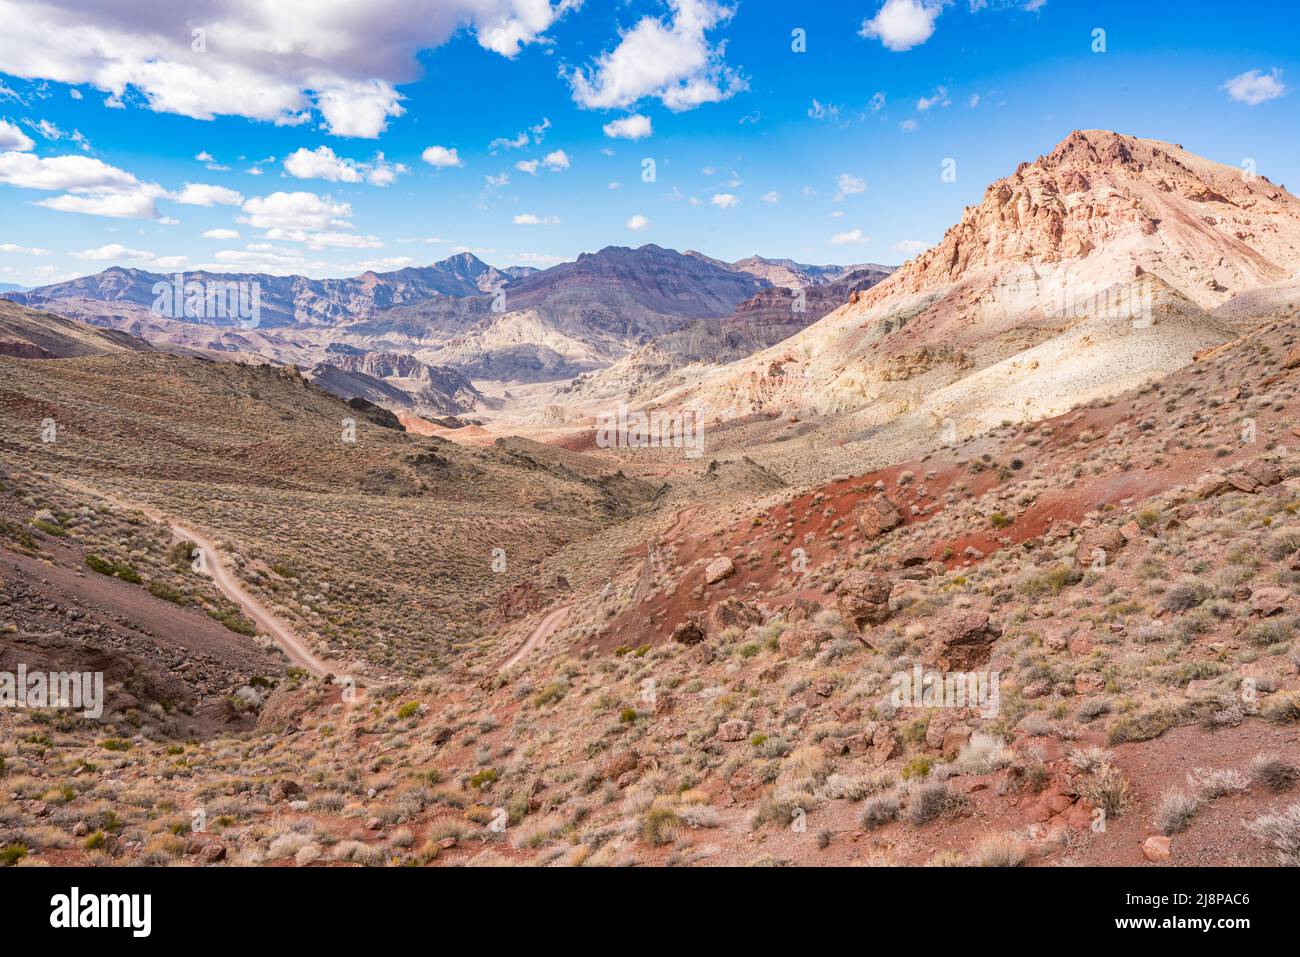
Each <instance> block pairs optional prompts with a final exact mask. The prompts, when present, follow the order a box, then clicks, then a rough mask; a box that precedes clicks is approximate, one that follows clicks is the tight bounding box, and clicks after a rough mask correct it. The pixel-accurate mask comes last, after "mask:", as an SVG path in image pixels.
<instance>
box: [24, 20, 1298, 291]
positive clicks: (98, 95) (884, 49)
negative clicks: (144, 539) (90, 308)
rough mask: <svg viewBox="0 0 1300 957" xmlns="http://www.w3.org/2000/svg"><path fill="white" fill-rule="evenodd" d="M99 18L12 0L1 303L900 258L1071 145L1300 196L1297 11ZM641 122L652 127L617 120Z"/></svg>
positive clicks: (887, 261)
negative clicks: (1088, 135)
mask: <svg viewBox="0 0 1300 957" xmlns="http://www.w3.org/2000/svg"><path fill="white" fill-rule="evenodd" d="M82 5H84V6H85V7H86V9H80V7H81V6H82ZM101 6H107V5H92V4H89V3H88V0H81V3H80V4H78V3H74V2H72V0H49V2H46V3H43V4H40V5H39V6H30V5H28V4H27V3H26V2H25V0H0V83H2V85H0V121H3V123H0V282H15V283H20V284H24V285H35V284H39V283H44V282H49V281H53V280H57V279H61V278H65V277H68V276H72V275H81V274H85V273H90V272H97V271H99V270H101V269H103V268H106V267H107V266H110V265H114V264H121V265H134V266H140V267H142V268H152V269H156V270H164V271H171V270H176V269H188V268H196V267H199V266H206V267H209V268H224V269H228V270H230V271H266V272H277V273H287V272H300V273H304V274H307V275H312V276H343V275H354V274H356V273H358V272H360V271H362V270H363V269H366V268H376V269H386V268H398V267H400V266H403V265H420V264H425V263H428V262H432V261H435V260H437V259H441V258H444V257H446V256H447V255H450V254H452V253H453V252H457V251H460V250H463V249H469V250H471V251H474V252H475V253H476V254H478V255H479V256H480V257H481V258H483V259H485V260H487V261H488V262H491V263H494V264H497V265H512V264H531V265H538V266H546V265H550V264H552V263H554V262H558V261H561V260H564V259H571V258H573V257H575V256H576V255H577V254H578V253H580V252H583V251H590V250H595V249H599V248H600V247H602V246H606V245H640V244H642V243H646V242H653V243H657V244H659V245H662V246H669V247H674V248H678V249H698V250H701V251H703V252H705V253H707V254H709V255H712V256H716V257H719V258H723V259H729V260H730V259H737V258H741V257H743V256H748V255H751V254H754V253H758V254H761V255H765V256H771V257H791V258H794V259H798V260H801V261H806V262H816V263H825V262H841V263H845V262H885V263H896V262H901V261H902V260H904V259H907V258H909V257H910V256H911V255H912V254H914V252H915V251H916V250H917V249H918V248H920V246H921V245H922V244H924V243H928V242H934V241H936V240H937V239H938V238H939V237H940V236H941V235H942V234H943V231H944V229H946V228H947V227H948V226H949V225H951V224H952V223H953V222H955V221H956V220H957V219H958V218H959V217H960V215H961V212H962V209H963V207H964V206H966V205H969V204H972V203H976V202H978V201H979V199H980V198H981V196H982V194H983V191H984V188H985V187H986V186H987V185H988V183H989V182H991V181H992V180H994V179H996V178H998V177H1000V176H1004V175H1007V174H1008V173H1010V172H1011V171H1012V170H1013V169H1014V168H1015V166H1016V164H1017V163H1019V162H1020V161H1022V160H1032V159H1034V158H1035V157H1036V156H1038V155H1040V154H1042V153H1045V152H1047V151H1048V150H1050V149H1051V147H1052V146H1053V145H1054V144H1055V143H1057V142H1058V141H1059V140H1061V139H1062V138H1063V137H1064V136H1065V135H1066V134H1067V133H1069V132H1070V131H1071V130H1072V129H1077V128H1098V127H1100V128H1106V129H1115V130H1118V131H1120V132H1125V133H1131V134H1134V135H1139V136H1146V137H1152V138H1156V139H1163V140H1168V141H1171V142H1177V143H1181V144H1182V145H1183V146H1185V147H1186V148H1188V149H1190V150H1192V151H1193V152H1196V153H1200V154H1202V155H1205V156H1208V157H1210V158H1211V159H1215V160H1218V161H1221V162H1225V163H1230V164H1233V165H1238V164H1240V163H1242V162H1243V160H1245V159H1247V158H1249V159H1252V160H1254V162H1255V164H1256V167H1257V169H1258V171H1259V172H1260V173H1262V174H1264V175H1267V176H1269V178H1270V179H1272V180H1274V181H1275V182H1279V183H1282V184H1286V185H1288V186H1291V187H1292V188H1293V189H1294V188H1295V186H1296V185H1298V184H1300V151H1298V150H1297V149H1296V146H1297V133H1296V130H1297V128H1298V127H1297V110H1296V96H1295V93H1294V91H1293V89H1292V88H1291V87H1292V84H1293V82H1294V79H1295V77H1296V76H1297V75H1300V72H1298V71H1297V67H1296V63H1295V62H1294V61H1295V59H1296V51H1297V50H1300V42H1298V41H1300V11H1297V10H1296V9H1295V7H1294V5H1292V4H1289V3H1281V2H1278V3H1274V4H1269V3H1263V4H1252V5H1251V6H1250V7H1249V9H1246V8H1243V11H1244V12H1243V15H1242V16H1240V17H1234V16H1233V15H1232V13H1231V12H1230V9H1231V8H1225V7H1224V5H1223V4H1222V3H1209V2H1191V0H1189V2H1182V3H1178V4H1141V3H1133V2H1131V0H1130V2H1125V3H1112V2H1089V3H1082V2H1074V0H1069V2H1067V0H1046V2H1045V3H1043V2H1040V0H1016V2H1009V0H957V2H949V3H943V4H940V3H934V2H929V0H888V2H887V3H882V2H881V0H870V2H864V3H857V2H833V3H815V4H814V3H809V4H804V5H794V4H789V3H784V2H776V0H738V2H734V3H732V4H730V5H724V4H720V3H718V2H716V0H673V2H671V3H668V2H623V3H608V2H604V3H602V2H596V0H587V2H586V3H578V2H574V0H554V2H552V3H551V4H550V5H549V6H548V5H547V4H546V3H545V2H544V0H436V2H435V0H411V2H408V3H401V2H400V0H371V2H369V3H365V4H349V3H342V2H337V3H330V4H325V3H323V4H321V5H319V7H318V9H319V10H322V11H326V12H323V13H320V14H319V15H318V16H317V17H312V16H308V15H305V14H300V15H297V16H296V18H295V17H293V16H287V15H286V14H284V11H285V10H286V9H287V8H286V6H285V5H284V4H280V5H279V11H280V12H278V13H277V12H276V10H275V8H276V5H275V4H272V3H270V0H201V2H191V3H187V4H176V5H173V6H178V7H183V8H184V9H181V10H174V11H171V12H170V13H167V12H161V13H160V12H159V10H157V9H153V8H152V6H151V5H147V4H146V5H138V4H137V5H130V6H132V7H133V8H134V7H141V6H144V7H150V9H149V10H148V11H147V16H146V13H145V12H141V11H140V10H133V11H130V12H126V13H121V12H117V11H113V10H103V9H99V7H101ZM112 6H121V5H112ZM163 6H164V7H166V6H167V5H163ZM91 7H93V8H94V9H93V14H92V12H90V10H91ZM1153 7H1154V8H1159V9H1152V8H1153ZM882 8H883V9H882ZM1225 9H1226V10H1228V11H1229V12H1225ZM46 16H48V17H50V18H52V19H51V20H50V21H49V23H48V24H47V23H44V22H42V19H41V18H42V17H46ZM69 17H71V18H72V19H73V20H76V21H78V22H80V21H83V20H84V21H85V23H86V24H87V26H86V30H87V31H90V34H89V36H90V39H87V34H86V33H84V32H83V33H80V34H79V33H78V32H77V31H70V30H66V29H62V27H61V25H60V24H63V23H66V22H69V21H68V18H69ZM59 18H62V19H61V20H60V19H59ZM408 18H409V19H408ZM1263 25H1267V28H1266V29H1264V28H1262V26H1263ZM797 29H798V30H802V31H804V36H805V37H806V50H804V51H803V52H797V51H796V50H795V49H793V46H795V45H796V43H795V37H793V36H792V31H795V30H797ZM1097 29H1101V30H1104V31H1105V37H1104V40H1105V52H1094V50H1093V47H1094V46H1095V45H1096V44H1097V41H1096V39H1095V34H1094V31H1095V30H1097ZM196 30H202V31H203V32H202V34H201V35H196V34H195V32H194V31H196ZM200 37H201V41H202V42H201V43H200V42H199V38H200ZM196 46H200V47H202V49H195V47H196ZM630 117H637V118H640V119H636V120H635V121H633V122H634V124H640V126H641V127H642V130H641V132H644V127H646V126H647V125H648V127H649V129H650V132H649V135H645V136H643V137H641V138H638V139H628V138H624V137H617V136H611V135H610V133H611V132H617V129H616V128H615V127H610V129H609V131H607V130H606V127H607V126H608V125H609V124H613V123H617V122H619V121H626V120H628V119H629V118H630ZM647 121H648V123H647ZM322 150H324V151H322ZM325 151H328V152H325ZM452 151H454V153H453V152H452ZM378 154H382V160H380V159H378V158H377V156H378ZM199 156H203V157H205V158H204V159H198V158H196V157H199ZM295 156H296V158H294V157H295ZM209 157H210V158H209ZM948 158H951V159H953V160H955V161H956V171H957V176H956V181H955V182H943V181H942V180H941V177H940V172H941V169H942V164H943V162H944V160H945V159H948ZM430 160H432V162H430ZM646 160H652V161H653V163H654V172H655V176H654V180H653V181H652V182H646V181H644V178H643V169H644V168H645V161H646ZM347 161H351V162H350V163H349V162H347ZM534 163H535V164H536V165H535V166H532V165H531V164H534ZM254 170H258V171H260V175H257V174H255V173H254V172H252V171H254ZM295 174H297V175H295ZM322 177H332V178H322ZM205 233H207V234H209V235H208V236H206V237H205V235H204V234H205Z"/></svg>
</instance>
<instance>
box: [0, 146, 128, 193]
mask: <svg viewBox="0 0 1300 957" xmlns="http://www.w3.org/2000/svg"><path fill="white" fill-rule="evenodd" d="M0 183H8V184H9V185H10V186H21V187H23V188H24V189H60V190H67V191H68V192H73V193H91V192H105V191H108V190H127V189H134V188H136V187H138V186H139V185H140V181H139V180H138V179H136V178H135V177H134V176H132V175H131V174H130V173H128V172H126V170H122V169H118V168H117V167H116V166H109V165H108V164H107V163H104V162H101V161H100V160H97V159H92V158H91V157H89V156H51V157H46V158H42V157H39V156H36V155H34V154H31V153H16V152H11V153H0Z"/></svg>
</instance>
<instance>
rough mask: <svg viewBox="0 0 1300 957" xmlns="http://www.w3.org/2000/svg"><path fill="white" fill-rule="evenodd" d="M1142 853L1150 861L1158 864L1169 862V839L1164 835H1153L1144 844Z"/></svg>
mask: <svg viewBox="0 0 1300 957" xmlns="http://www.w3.org/2000/svg"><path fill="white" fill-rule="evenodd" d="M1142 853H1143V854H1144V855H1146V859H1147V860H1148V861H1152V862H1153V863H1156V864H1159V863H1160V862H1161V861H1167V860H1169V838H1167V837H1165V836H1164V835H1163V834H1152V835H1151V836H1150V837H1148V838H1147V839H1146V840H1145V841H1143V842H1142Z"/></svg>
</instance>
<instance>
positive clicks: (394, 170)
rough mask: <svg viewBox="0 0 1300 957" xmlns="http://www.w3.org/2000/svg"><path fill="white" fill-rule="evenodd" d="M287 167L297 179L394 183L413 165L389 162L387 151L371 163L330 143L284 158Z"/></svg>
mask: <svg viewBox="0 0 1300 957" xmlns="http://www.w3.org/2000/svg"><path fill="white" fill-rule="evenodd" d="M284 170H285V172H286V173H288V174H289V175H290V176H293V177H296V178H297V179H323V180H326V181H328V182H331V183H361V182H366V183H369V184H370V185H371V186H390V185H392V183H393V182H394V181H396V179H397V177H398V176H399V175H400V174H402V173H408V172H410V169H409V168H408V167H406V166H405V165H403V164H402V163H389V162H388V161H387V160H385V159H384V154H383V153H376V154H375V158H374V159H373V160H371V161H370V162H368V163H363V162H359V161H357V160H354V159H345V158H343V157H341V156H337V155H335V153H334V151H333V150H332V149H330V148H329V147H328V146H318V147H317V148H316V149H314V150H309V149H307V148H305V147H303V148H301V149H298V150H296V151H294V152H293V153H290V154H289V155H288V156H286V157H285V158H284Z"/></svg>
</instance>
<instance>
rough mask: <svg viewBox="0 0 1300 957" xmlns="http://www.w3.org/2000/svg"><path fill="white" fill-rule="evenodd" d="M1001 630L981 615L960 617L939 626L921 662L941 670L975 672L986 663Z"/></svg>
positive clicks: (985, 616) (974, 614) (970, 614)
mask: <svg viewBox="0 0 1300 957" xmlns="http://www.w3.org/2000/svg"><path fill="white" fill-rule="evenodd" d="M1001 635H1002V629H1001V628H999V627H998V626H997V625H995V624H993V623H992V622H991V621H989V616H988V615H986V614H984V613H982V612H971V613H969V614H964V615H961V616H959V617H957V618H955V619H953V620H952V621H949V622H948V623H946V624H945V625H943V626H942V628H941V631H940V633H939V635H938V637H937V638H935V640H934V641H933V642H932V643H931V645H930V647H929V648H928V649H926V653H925V655H924V656H922V659H921V660H922V661H924V662H925V663H926V664H927V665H932V666H934V667H935V668H938V669H940V670H941V671H974V670H975V669H977V668H979V667H981V666H983V665H986V664H988V661H989V659H990V658H991V657H992V655H993V643H994V642H996V641H997V640H998V638H999V637H1001Z"/></svg>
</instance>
